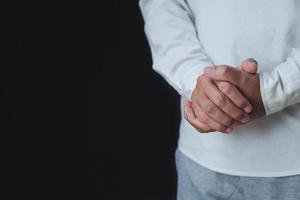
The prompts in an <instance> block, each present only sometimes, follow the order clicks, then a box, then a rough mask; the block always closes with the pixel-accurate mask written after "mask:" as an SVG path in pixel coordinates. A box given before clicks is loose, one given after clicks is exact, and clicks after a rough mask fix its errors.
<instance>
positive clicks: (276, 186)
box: [176, 149, 300, 200]
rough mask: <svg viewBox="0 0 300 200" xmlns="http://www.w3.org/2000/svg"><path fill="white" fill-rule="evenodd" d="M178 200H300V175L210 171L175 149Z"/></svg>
mask: <svg viewBox="0 0 300 200" xmlns="http://www.w3.org/2000/svg"><path fill="white" fill-rule="evenodd" d="M176 168H177V175H178V185H177V200H225V199H226V200H300V175H295V176H285V177H248V176H233V175H228V174H222V173H218V172H215V171H212V170H209V169H207V168H205V167H203V166H201V165H199V164H198V163H196V162H194V161H193V160H191V159H189V158H188V157H186V156H185V155H184V154H183V153H181V152H180V151H179V150H178V149H177V151H176Z"/></svg>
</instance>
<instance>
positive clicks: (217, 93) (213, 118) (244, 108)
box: [184, 59, 257, 133]
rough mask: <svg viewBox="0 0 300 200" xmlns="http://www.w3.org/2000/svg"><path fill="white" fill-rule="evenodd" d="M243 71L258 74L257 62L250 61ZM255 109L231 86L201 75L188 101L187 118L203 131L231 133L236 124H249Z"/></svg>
mask: <svg viewBox="0 0 300 200" xmlns="http://www.w3.org/2000/svg"><path fill="white" fill-rule="evenodd" d="M239 69H240V70H241V71H245V72H248V73H256V72H257V62H256V61H255V60H254V59H247V60H245V61H244V62H242V64H241V65H240V68H239ZM251 110H252V106H251V105H250V103H249V101H248V100H247V99H246V98H245V97H244V96H243V95H242V94H241V93H240V91H239V90H238V89H237V88H236V87H235V86H234V85H232V84H231V83H228V82H225V81H214V80H212V79H210V78H208V77H206V76H203V75H201V76H200V77H199V78H198V81H197V87H196V89H195V90H194V91H193V94H192V102H190V101H185V103H184V117H185V119H186V120H187V121H188V122H189V123H190V124H191V125H192V126H194V127H195V128H196V129H197V130H198V131H199V132H201V133H203V132H206V133H207V132H213V131H220V132H223V133H229V132H231V131H232V130H233V128H234V126H235V125H238V124H241V123H245V122H247V121H248V120H249V119H250V117H249V114H248V113H249V112H251Z"/></svg>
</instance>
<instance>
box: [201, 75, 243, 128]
mask: <svg viewBox="0 0 300 200" xmlns="http://www.w3.org/2000/svg"><path fill="white" fill-rule="evenodd" d="M202 79H203V80H205V81H204V83H205V84H203V90H202V91H201V92H200V93H199V98H198V99H196V101H197V104H198V105H199V106H200V107H201V108H202V110H203V111H204V112H205V113H206V114H207V115H208V116H209V117H210V118H212V119H214V120H215V121H217V122H218V123H220V124H222V125H224V126H231V125H232V123H233V121H234V120H233V117H231V116H230V115H232V113H236V112H241V114H240V116H241V117H243V116H245V117H247V119H244V120H248V118H249V116H248V115H247V114H246V113H245V115H244V112H243V111H242V110H241V109H240V108H238V107H237V106H236V105H234V104H233V103H232V102H231V100H230V99H229V98H227V97H226V96H225V95H224V94H223V93H222V92H221V91H220V90H219V89H218V88H217V87H216V85H215V83H214V82H213V81H212V80H211V79H210V78H207V77H203V78H202ZM230 109H231V110H230Z"/></svg>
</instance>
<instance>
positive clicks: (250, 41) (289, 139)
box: [139, 0, 300, 177]
mask: <svg viewBox="0 0 300 200" xmlns="http://www.w3.org/2000/svg"><path fill="white" fill-rule="evenodd" d="M139 5H140V8H141V11H142V14H143V17H144V21H145V33H146V36H147V39H148V41H149V45H150V48H151V52H152V57H153V69H154V70H155V71H157V72H158V73H159V74H161V75H162V76H163V77H164V78H165V79H166V80H167V81H168V83H169V84H170V85H172V86H173V87H174V88H175V89H176V90H177V91H178V93H179V94H180V95H181V100H182V101H181V105H182V102H183V100H184V99H190V98H191V93H192V91H193V90H194V88H195V86H196V79H197V77H198V76H199V75H200V74H202V72H203V69H204V68H205V67H206V66H212V65H219V64H226V65H230V66H238V65H239V64H240V63H241V62H242V61H243V60H244V59H246V58H249V57H252V58H255V59H256V60H257V61H258V64H259V73H260V84H261V86H260V87H261V88H260V89H261V93H262V98H263V103H264V106H265V109H266V112H267V116H266V117H264V118H260V119H258V120H254V121H252V122H250V123H248V124H245V125H242V126H239V127H237V128H235V130H234V131H233V132H232V133H230V134H223V133H220V132H213V133H208V134H200V133H198V132H197V131H196V130H195V129H194V128H193V127H192V126H191V125H190V124H189V123H188V122H187V121H186V120H184V119H183V120H181V125H180V138H179V146H178V148H179V149H180V150H181V151H182V152H183V153H184V154H186V155H187V156H188V157H190V158H191V159H193V160H194V161H196V162H198V163H199V164H201V165H203V166H205V167H207V168H209V169H211V170H214V171H218V172H221V173H225V174H232V175H240V176H257V177H279V176H288V175H295V174H300V104H299V103H300V1H298V0H284V1H283V0H258V1H253V0H242V1H238V0H226V1H223V0H140V4H139ZM249 87H250V86H249ZM181 111H182V112H183V107H182V106H181Z"/></svg>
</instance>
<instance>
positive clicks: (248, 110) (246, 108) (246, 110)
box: [244, 106, 252, 113]
mask: <svg viewBox="0 0 300 200" xmlns="http://www.w3.org/2000/svg"><path fill="white" fill-rule="evenodd" d="M251 110H252V108H251V107H250V106H246V107H245V108H244V111H245V112H247V113H249V112H251Z"/></svg>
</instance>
